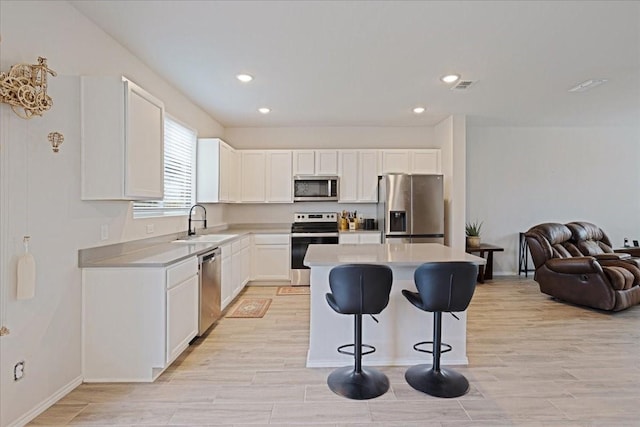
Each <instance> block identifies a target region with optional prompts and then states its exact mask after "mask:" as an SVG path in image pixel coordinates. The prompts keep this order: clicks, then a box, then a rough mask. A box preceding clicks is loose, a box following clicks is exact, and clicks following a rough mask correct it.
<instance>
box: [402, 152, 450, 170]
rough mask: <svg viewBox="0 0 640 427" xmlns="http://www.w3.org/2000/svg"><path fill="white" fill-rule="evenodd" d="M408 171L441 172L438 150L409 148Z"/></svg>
mask: <svg viewBox="0 0 640 427" xmlns="http://www.w3.org/2000/svg"><path fill="white" fill-rule="evenodd" d="M409 171H410V173H416V174H418V173H424V174H431V173H441V172H442V167H441V163H440V150H439V149H429V150H409Z"/></svg>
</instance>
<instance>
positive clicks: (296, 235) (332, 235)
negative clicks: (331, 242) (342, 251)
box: [291, 233, 339, 239]
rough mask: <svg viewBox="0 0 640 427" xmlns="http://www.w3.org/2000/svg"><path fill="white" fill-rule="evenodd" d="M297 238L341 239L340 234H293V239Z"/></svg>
mask: <svg viewBox="0 0 640 427" xmlns="http://www.w3.org/2000/svg"><path fill="white" fill-rule="evenodd" d="M296 237H339V235H338V233H291V238H292V239H295V238H296Z"/></svg>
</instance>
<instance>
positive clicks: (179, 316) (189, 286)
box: [167, 276, 199, 361]
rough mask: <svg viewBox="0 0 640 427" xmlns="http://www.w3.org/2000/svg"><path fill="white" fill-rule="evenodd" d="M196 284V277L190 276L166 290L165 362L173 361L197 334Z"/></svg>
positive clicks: (197, 290) (197, 296)
mask: <svg viewBox="0 0 640 427" xmlns="http://www.w3.org/2000/svg"><path fill="white" fill-rule="evenodd" d="M198 284H199V282H198V276H191V277H190V278H189V279H187V280H185V281H183V282H181V283H179V284H177V285H176V286H174V287H172V288H171V289H168V290H167V361H173V360H175V359H176V358H177V357H178V356H179V355H180V353H182V352H183V351H184V349H185V348H187V347H188V346H189V341H191V339H193V337H195V336H196V335H197V333H198V314H199V313H198V309H197V307H198V298H199V289H198ZM194 307H196V310H194V309H193V308H194Z"/></svg>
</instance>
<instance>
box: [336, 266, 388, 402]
mask: <svg viewBox="0 0 640 427" xmlns="http://www.w3.org/2000/svg"><path fill="white" fill-rule="evenodd" d="M392 282H393V274H392V272H391V269H390V268H389V267H387V266H384V265H377V264H346V265H341V266H338V267H334V268H333V269H332V270H331V272H330V273H329V287H330V288H331V293H328V294H326V299H327V303H328V304H329V307H331V308H332V309H333V310H334V311H335V312H337V313H340V314H350V315H353V316H354V343H353V344H345V345H341V346H340V347H338V352H340V353H342V354H349V355H353V356H354V366H346V367H343V368H338V369H336V370H334V371H333V372H332V373H331V374H330V375H329V377H328V378H327V385H328V386H329V388H330V389H331V391H333V392H334V393H336V394H339V395H340V396H344V397H347V398H349V399H357V400H364V399H373V398H374V397H378V396H381V395H383V394H384V393H386V392H387V390H389V379H388V378H387V376H386V375H384V374H383V373H382V372H380V371H378V370H376V369H373V368H364V367H362V356H363V355H367V354H370V353H373V352H374V351H375V350H376V349H375V347H373V346H370V345H367V344H362V315H363V314H369V315H371V317H372V318H373V319H374V320H375V321H376V322H377V321H378V320H377V319H376V318H375V317H373V315H374V314H378V313H380V312H381V311H382V310H384V308H385V307H386V306H387V305H388V304H389V294H390V293H391V284H392ZM351 347H353V351H352V352H351V351H349V350H348V349H349V348H351ZM363 348H365V349H367V350H366V351H364V352H363Z"/></svg>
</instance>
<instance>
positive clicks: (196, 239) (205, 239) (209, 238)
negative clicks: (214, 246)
mask: <svg viewBox="0 0 640 427" xmlns="http://www.w3.org/2000/svg"><path fill="white" fill-rule="evenodd" d="M236 236H237V234H203V235H200V236H189V237H187V238H186V239H178V240H174V241H173V243H218V242H222V241H223V240H228V239H232V238H234V237H236Z"/></svg>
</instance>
